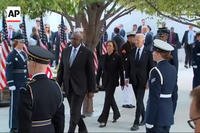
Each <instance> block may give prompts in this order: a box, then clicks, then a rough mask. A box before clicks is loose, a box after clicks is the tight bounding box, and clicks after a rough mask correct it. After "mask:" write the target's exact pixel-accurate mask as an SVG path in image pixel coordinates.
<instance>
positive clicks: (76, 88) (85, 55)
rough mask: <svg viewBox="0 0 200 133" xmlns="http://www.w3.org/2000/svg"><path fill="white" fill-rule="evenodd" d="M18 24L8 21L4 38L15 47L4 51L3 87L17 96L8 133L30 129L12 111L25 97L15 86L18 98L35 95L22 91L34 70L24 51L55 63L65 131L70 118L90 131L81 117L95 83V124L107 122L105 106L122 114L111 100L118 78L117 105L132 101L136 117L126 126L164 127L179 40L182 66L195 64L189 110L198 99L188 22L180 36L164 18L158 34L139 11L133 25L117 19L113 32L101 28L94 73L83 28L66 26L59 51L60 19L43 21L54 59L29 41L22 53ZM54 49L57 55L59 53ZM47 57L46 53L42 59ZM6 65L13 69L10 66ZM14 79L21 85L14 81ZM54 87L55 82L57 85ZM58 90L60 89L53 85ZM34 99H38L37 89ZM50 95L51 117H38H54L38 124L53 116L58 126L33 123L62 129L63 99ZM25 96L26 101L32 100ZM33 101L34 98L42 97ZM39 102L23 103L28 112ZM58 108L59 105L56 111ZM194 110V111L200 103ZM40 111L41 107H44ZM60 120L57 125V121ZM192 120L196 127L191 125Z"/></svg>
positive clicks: (197, 38)
mask: <svg viewBox="0 0 200 133" xmlns="http://www.w3.org/2000/svg"><path fill="white" fill-rule="evenodd" d="M40 26H41V25H40V20H38V19H36V25H35V26H34V27H33V28H32V33H31V35H30V39H29V43H28V45H29V46H40V43H41V39H40V36H39V32H40ZM23 28H24V25H23V24H20V25H19V30H14V29H13V28H12V26H11V25H9V26H8V40H9V41H12V42H13V48H14V49H13V52H12V53H10V55H9V56H8V58H7V64H6V65H7V66H6V67H7V70H6V72H7V75H6V77H7V80H8V85H9V90H11V92H12V95H11V96H12V100H13V98H14V99H17V100H14V101H12V102H11V103H12V107H11V110H10V111H11V113H10V128H11V132H12V133H14V132H18V130H20V131H21V132H23V130H24V131H27V132H31V130H30V129H26V128H30V127H26V128H25V129H23V127H20V128H18V119H20V120H22V118H23V115H22V114H21V117H22V118H18V115H17V114H14V113H13V111H14V112H15V113H16V112H17V110H18V104H16V103H15V102H17V103H18V101H20V100H21V102H23V100H24V99H20V98H19V95H20V89H19V88H21V87H22V88H25V90H22V92H21V93H22V96H23V95H24V98H27V97H29V96H30V97H31V98H28V99H29V101H30V103H31V101H34V98H33V94H32V92H31V91H30V92H29V93H28V94H26V93H27V91H26V89H27V86H25V82H26V81H27V78H28V76H27V74H28V71H29V70H32V69H28V68H27V65H26V64H27V59H28V57H29V61H30V60H32V61H34V62H37V63H39V64H47V63H50V65H51V66H53V67H56V66H59V67H58V72H57V78H56V80H57V82H58V84H59V86H61V87H62V88H63V93H64V96H66V97H67V100H68V103H69V107H70V120H69V130H68V132H74V131H75V129H76V126H78V127H79V129H78V130H79V131H80V132H88V131H87V127H86V124H85V123H84V121H83V118H84V117H87V116H91V115H92V113H93V107H92V106H93V104H91V103H92V102H93V101H92V99H93V97H94V93H95V92H97V90H96V86H97V88H98V89H99V90H104V91H105V98H104V105H103V107H102V108H103V109H102V113H101V115H100V116H99V118H98V120H97V121H98V122H99V127H100V128H103V127H106V125H107V121H108V117H109V112H110V109H112V110H113V112H114V114H113V120H112V122H113V123H115V122H117V120H118V119H119V118H120V116H121V114H120V112H119V109H118V106H117V103H116V101H115V98H114V93H115V89H116V87H117V86H119V85H120V86H121V89H122V93H123V95H124V102H123V105H122V107H123V108H130V109H131V108H135V107H136V112H135V117H134V116H133V119H134V121H133V125H132V126H131V128H130V130H131V131H137V130H139V127H140V126H144V125H145V126H146V132H149V133H151V132H169V131H170V127H171V125H172V124H174V114H175V111H176V106H177V100H178V85H177V76H178V68H179V62H178V49H179V48H182V47H184V49H185V54H186V56H185V64H184V67H185V68H186V69H188V68H190V67H193V71H194V78H193V86H192V88H194V91H193V92H192V93H191V96H192V97H193V102H192V106H191V113H192V112H193V109H192V108H196V107H198V106H194V105H193V104H195V101H194V100H197V101H199V100H198V97H197V96H198V95H199V94H197V93H199V91H196V90H195V89H198V86H199V85H200V78H199V74H200V32H196V31H194V30H193V27H192V26H191V25H190V26H189V30H187V31H185V34H184V36H183V39H182V41H180V40H179V36H178V34H177V33H176V32H175V29H174V27H170V29H169V28H168V27H166V23H164V22H163V23H162V26H161V27H159V28H158V30H157V34H156V35H154V34H153V32H151V27H150V26H149V25H148V24H146V22H145V19H142V20H141V25H139V26H138V25H137V24H133V28H132V29H130V31H128V32H126V31H125V30H124V28H123V25H122V24H120V25H118V26H116V27H115V28H114V30H113V33H112V35H111V39H110V40H108V33H107V32H105V33H104V34H103V35H102V37H101V38H100V41H99V43H98V45H97V47H96V54H97V57H98V69H97V73H96V75H95V71H94V63H93V55H92V54H93V53H92V52H91V51H90V50H88V49H87V48H86V46H84V45H83V43H84V42H83V33H82V32H80V31H76V32H74V33H71V32H69V29H68V28H67V27H66V26H65V29H64V35H65V41H66V42H67V43H69V42H70V45H68V46H67V47H66V48H65V49H64V50H63V51H62V53H61V51H60V45H61V44H60V39H61V25H58V31H56V32H52V31H51V28H50V25H49V24H45V25H44V28H45V38H46V40H47V49H48V52H49V53H48V54H50V53H51V54H52V55H54V59H53V58H51V59H50V58H47V57H46V56H45V55H40V54H39V53H37V52H36V51H34V50H33V51H32V49H29V54H28V57H27V55H26V54H25V53H23V47H22V45H21V44H24V41H23V37H21V36H20V35H21V33H22V31H23ZM36 50H37V49H36ZM38 51H40V49H38ZM31 52H32V54H31ZM34 54H35V55H34ZM60 54H61V59H60V61H59V56H60ZM17 56H18V57H17ZM21 58H22V60H21ZM43 58H45V59H43ZM18 59H20V61H18ZM46 60H48V61H47V62H44V61H46ZM14 62H16V63H14ZM19 63H20V64H19ZM39 64H37V65H39ZM29 65H30V64H29ZM37 65H36V66H37ZM10 68H11V69H12V70H10ZM13 68H15V70H13ZM25 70H26V71H25ZM39 72H40V71H38V72H36V71H35V72H34V73H33V74H36V77H38V79H34V78H33V80H34V81H33V82H34V83H35V82H36V80H38V82H39V81H40V82H41V84H43V82H42V81H41V77H40V76H41V75H40V76H37V73H39ZM15 73H16V75H14V76H16V77H14V78H13V77H12V76H13V74H15ZM22 74H23V75H22ZM17 76H20V78H21V77H23V79H20V80H19V79H18V77H17ZM43 76H44V75H42V77H43ZM43 78H44V77H43ZM18 81H19V84H20V85H19V84H18ZM21 82H22V83H21ZM48 82H49V81H48V80H47V79H46V77H45V83H46V84H48ZM51 84H52V85H55V84H56V83H55V82H52V83H51ZM32 85H33V84H32V83H30V85H29V89H28V91H29V90H30V88H34V87H36V86H33V87H32ZM36 85H37V84H36ZM40 87H41V86H40ZM57 88H59V87H58V86H57ZM146 89H149V96H148V102H147V106H146V107H145V104H144V100H143V99H144V94H145V91H146ZM14 90H18V91H14ZM24 91H25V92H24ZM14 93H15V94H14ZM34 93H37V92H34ZM56 95H57V96H60V94H59V93H58V92H57V93H56ZM133 95H134V96H135V99H136V101H135V103H136V105H134V104H133V103H134V101H132V99H131V97H132V96H133ZM37 96H38V95H36V97H37ZM52 96H53V90H52ZM38 97H39V96H38ZM40 100H44V99H42V98H41V97H40ZM56 100H57V101H58V102H57V103H55V106H56V107H55V108H54V109H52V108H51V109H52V110H53V115H52V114H51V113H49V112H48V113H49V114H51V115H52V116H54V115H55V118H54V117H52V118H50V120H49V118H43V119H42V120H44V121H46V120H48V122H49V121H51V119H52V123H51V122H50V123H46V122H45V124H46V125H44V126H49V125H51V126H50V127H51V128H52V124H55V123H56V126H58V127H56V126H55V125H54V126H55V129H47V127H45V128H44V129H45V130H44V129H42V128H37V129H35V128H33V127H32V131H56V130H59V131H61V130H64V127H63V122H64V120H63V119H61V120H62V123H59V122H58V121H57V120H55V119H60V117H59V116H57V115H56V114H57V113H58V114H60V115H61V116H63V115H64V113H63V104H62V102H63V101H62V100H63V99H62V98H61V99H56ZM87 101H89V102H87ZM19 103H20V102H19ZM30 103H29V106H30V108H32V105H31V104H30ZM41 103H43V102H41ZM59 103H60V104H59ZM83 103H84V107H85V108H89V110H90V111H87V109H86V110H85V111H83V113H82V115H81V108H82V104H83ZM37 104H38V105H40V102H38V103H37ZM94 104H95V103H94ZM38 105H35V104H34V110H32V112H30V111H29V112H28V113H30V114H32V113H33V112H34V111H36V112H37V110H39V108H42V107H41V106H38ZM88 105H90V106H88ZM21 106H22V109H23V107H26V104H22V105H21ZM84 107H83V108H84ZM145 109H146V110H145ZM27 110H28V109H27ZM27 110H23V111H24V112H25V114H26V113H27V112H26V111H27ZM60 110H61V111H62V112H60V113H59V112H57V111H60ZM195 111H197V112H199V110H195ZM34 113H35V112H34ZM43 113H44V114H45V111H44V112H43ZM37 115H38V114H37V113H35V115H33V116H34V117H36V116H37ZM190 116H191V118H192V119H193V121H194V118H195V120H196V116H193V115H192V114H191V115H190ZM41 117H42V116H41ZM63 117H64V116H63ZM38 118H39V117H38ZM29 119H32V116H30V115H29ZM198 119H199V118H198ZM32 120H34V121H36V122H37V124H39V125H40V126H43V125H42V124H41V123H40V122H38V121H39V120H40V119H32ZM24 121H25V120H24ZM54 121H56V122H54ZM29 122H30V121H29ZM22 123H23V122H22ZM190 123H191V122H190ZM20 124H21V123H20ZM29 124H30V123H29ZM37 124H36V125H37ZM33 125H34V123H33ZM28 126H30V125H28ZM59 126H60V127H61V128H59ZM36 127H37V126H36ZM193 128H195V127H194V126H193ZM61 132H63V131H61Z"/></svg>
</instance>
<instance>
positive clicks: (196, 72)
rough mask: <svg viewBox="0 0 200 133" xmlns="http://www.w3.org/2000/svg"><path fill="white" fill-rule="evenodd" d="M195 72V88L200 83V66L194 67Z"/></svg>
mask: <svg viewBox="0 0 200 133" xmlns="http://www.w3.org/2000/svg"><path fill="white" fill-rule="evenodd" d="M193 73H194V77H193V85H192V87H193V89H194V88H195V87H197V86H198V85H200V77H199V75H200V68H196V69H194V68H193Z"/></svg>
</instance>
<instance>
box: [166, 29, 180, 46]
mask: <svg viewBox="0 0 200 133" xmlns="http://www.w3.org/2000/svg"><path fill="white" fill-rule="evenodd" d="M168 42H169V44H171V45H172V46H174V48H175V49H176V50H177V49H179V48H181V43H180V41H179V37H178V34H177V33H176V32H174V27H171V28H170V33H169V40H168Z"/></svg>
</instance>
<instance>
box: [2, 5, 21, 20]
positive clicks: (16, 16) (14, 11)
mask: <svg viewBox="0 0 200 133" xmlns="http://www.w3.org/2000/svg"><path fill="white" fill-rule="evenodd" d="M20 14H21V8H20V7H19V6H8V7H7V9H6V22H20V21H21V16H20Z"/></svg>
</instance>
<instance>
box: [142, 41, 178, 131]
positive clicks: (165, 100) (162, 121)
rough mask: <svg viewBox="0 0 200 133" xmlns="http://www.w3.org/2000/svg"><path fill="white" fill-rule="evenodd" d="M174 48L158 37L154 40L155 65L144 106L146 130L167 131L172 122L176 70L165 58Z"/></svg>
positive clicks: (174, 104)
mask: <svg viewBox="0 0 200 133" xmlns="http://www.w3.org/2000/svg"><path fill="white" fill-rule="evenodd" d="M172 50H174V48H173V47H172V46H171V45H170V44H168V43H167V42H164V41H162V40H159V39H155V40H154V50H153V60H154V61H156V62H157V65H156V66H155V67H153V68H152V69H151V71H150V74H149V98H148V102H147V107H146V132H147V133H163V132H164V133H168V132H169V130H170V126H171V125H172V124H173V123H174V112H175V109H176V102H177V97H176V96H177V89H176V88H175V86H176V84H177V70H176V68H175V66H173V65H171V64H170V63H169V62H168V61H167V60H169V59H170V58H172V57H171V51H172Z"/></svg>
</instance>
